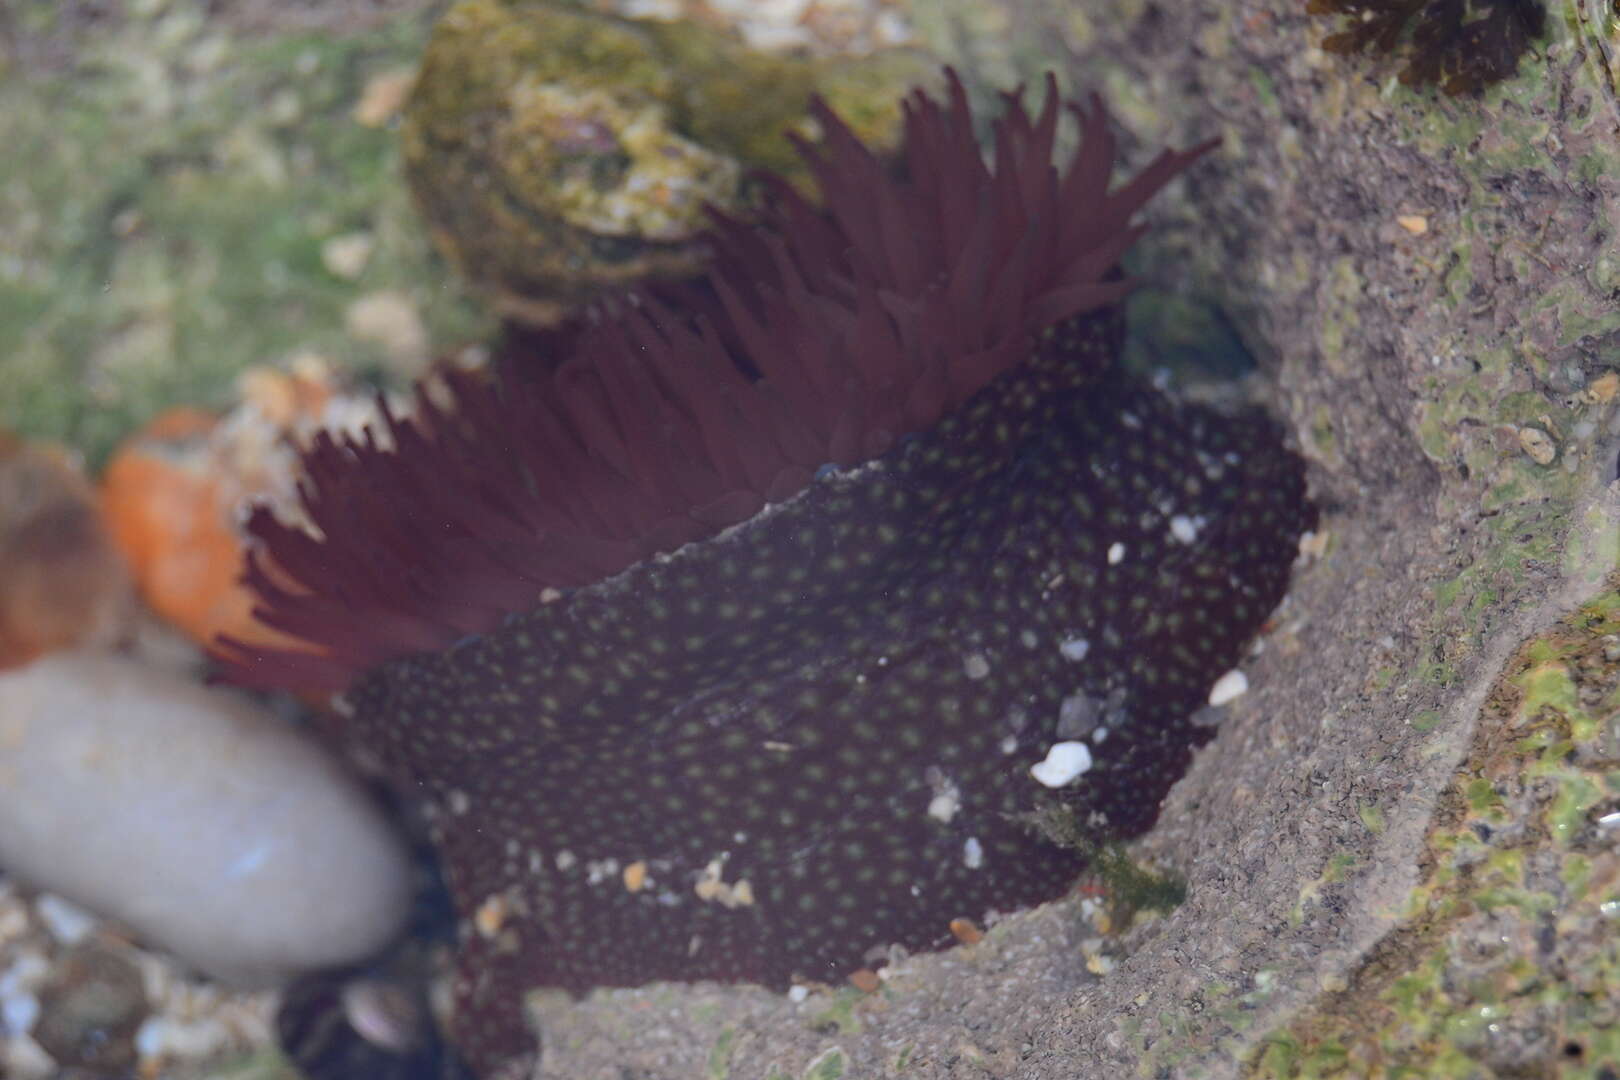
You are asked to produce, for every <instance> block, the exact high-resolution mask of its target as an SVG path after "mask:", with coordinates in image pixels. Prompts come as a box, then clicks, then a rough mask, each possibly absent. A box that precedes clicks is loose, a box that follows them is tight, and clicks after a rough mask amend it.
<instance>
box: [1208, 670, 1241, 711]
mask: <svg viewBox="0 0 1620 1080" xmlns="http://www.w3.org/2000/svg"><path fill="white" fill-rule="evenodd" d="M1248 691H1249V677H1248V676H1247V675H1245V674H1243V672H1241V671H1239V670H1238V669H1237V668H1233V669H1232V670H1231V671H1228V672H1227V673H1226V674H1225V675H1222V676H1221V677H1220V678H1218V679H1216V680H1215V685H1214V686H1212V687H1210V688H1209V703H1210V704H1211V705H1213V706H1215V707H1216V708H1217V709H1218V708H1220V707H1221V706H1222V705H1226V704H1229V703H1231V702H1233V701H1236V700H1237V699H1238V698H1240V697H1242V696H1243V695H1244V694H1246V693H1248Z"/></svg>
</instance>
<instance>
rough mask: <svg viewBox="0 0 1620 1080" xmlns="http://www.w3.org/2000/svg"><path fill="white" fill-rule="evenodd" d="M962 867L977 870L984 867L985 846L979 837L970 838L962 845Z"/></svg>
mask: <svg viewBox="0 0 1620 1080" xmlns="http://www.w3.org/2000/svg"><path fill="white" fill-rule="evenodd" d="M962 865H963V866H965V867H967V868H968V869H969V870H977V869H978V868H979V867H981V866H983V865H984V845H983V844H981V843H979V838H978V837H977V836H970V837H968V838H967V840H966V841H964V842H963V844H962Z"/></svg>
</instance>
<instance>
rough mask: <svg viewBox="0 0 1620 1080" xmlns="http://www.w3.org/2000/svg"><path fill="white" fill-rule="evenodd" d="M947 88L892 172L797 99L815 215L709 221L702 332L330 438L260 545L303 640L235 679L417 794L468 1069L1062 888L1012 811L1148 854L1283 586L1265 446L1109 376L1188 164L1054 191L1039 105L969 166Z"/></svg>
mask: <svg viewBox="0 0 1620 1080" xmlns="http://www.w3.org/2000/svg"><path fill="white" fill-rule="evenodd" d="M950 90H951V96H950V99H949V102H948V104H947V105H941V104H939V103H936V102H934V101H932V100H931V99H929V98H928V97H927V96H926V95H924V94H922V93H920V92H919V93H918V94H917V95H916V96H915V97H913V98H912V99H911V100H910V101H909V102H908V104H907V113H906V125H905V140H904V146H903V149H902V153H901V158H902V161H903V164H904V169H903V172H899V173H898V174H897V173H891V172H890V171H889V170H888V169H887V168H886V167H885V166H884V164H883V163H882V162H881V160H880V159H879V158H878V157H877V156H876V155H875V154H873V153H872V151H871V150H869V149H868V148H867V147H866V146H864V145H863V144H862V143H861V142H860V140H859V139H857V138H856V137H855V135H854V134H853V133H852V132H851V131H850V130H849V129H848V128H847V127H845V126H844V125H842V124H841V123H840V122H839V120H838V118H837V117H836V116H835V115H834V114H833V113H832V112H831V111H830V110H827V109H826V108H824V107H818V109H817V111H816V119H817V120H818V122H819V123H820V125H821V126H822V128H823V129H824V130H825V132H826V140H825V143H824V145H823V147H822V148H821V149H819V150H807V151H806V154H807V163H808V167H809V169H810V171H811V172H812V173H813V174H814V176H815V179H816V181H817V184H818V186H819V188H820V191H821V194H822V197H823V199H824V201H825V210H820V209H817V208H816V207H815V206H813V205H812V204H811V203H809V202H808V201H807V200H805V199H804V198H803V197H801V196H799V195H798V194H797V192H796V191H795V189H794V188H793V187H792V186H791V185H790V184H787V183H785V182H778V183H775V184H772V185H770V187H769V191H770V193H771V196H772V201H771V202H770V203H769V204H768V206H767V209H766V213H765V219H764V223H763V225H761V226H748V225H744V224H742V223H740V222H738V221H735V220H731V219H722V220H721V222H720V223H719V226H718V227H717V230H716V232H715V234H714V235H713V238H712V243H713V245H714V247H715V250H716V257H715V263H714V268H713V269H712V271H711V274H710V277H709V279H708V283H707V285H708V288H707V291H706V292H704V291H702V290H699V293H700V294H701V295H706V296H708V297H709V298H710V299H711V300H712V303H706V302H704V301H703V300H702V299H701V296H699V295H696V294H695V295H694V302H695V303H696V305H697V306H696V308H695V309H694V310H693V311H689V312H680V311H675V310H671V309H669V308H667V307H665V306H664V305H662V304H660V303H658V302H655V301H653V300H651V299H649V298H645V297H643V298H641V299H639V300H632V301H627V302H626V303H625V304H624V305H623V306H622V307H621V308H620V309H619V310H617V311H616V312H608V313H606V314H605V315H604V317H603V318H602V319H601V320H599V321H598V322H596V323H594V324H593V325H592V326H591V327H590V328H588V329H586V330H583V331H581V332H580V336H579V337H578V338H577V339H576V340H575V341H574V342H573V345H574V352H573V354H572V356H571V358H569V359H568V360H567V361H566V362H565V363H564V364H563V365H562V366H561V367H560V368H557V369H556V370H555V371H554V372H553V371H551V370H550V369H549V368H548V367H544V365H542V367H543V368H544V370H543V372H542V374H539V375H536V374H535V373H533V372H529V373H525V372H524V371H522V370H520V369H519V366H518V365H517V362H516V361H515V360H509V362H508V364H507V366H506V369H505V370H504V371H503V372H502V373H501V376H500V379H499V381H498V382H496V383H493V384H491V383H481V382H476V381H472V380H463V381H461V382H460V383H458V385H457V387H456V401H455V404H454V407H453V408H450V407H444V406H440V405H436V404H434V403H433V402H432V401H431V400H430V399H429V398H428V397H427V395H425V394H424V395H422V396H421V399H420V401H419V412H418V414H417V416H416V418H414V419H410V420H404V419H397V420H396V419H390V421H389V432H388V433H387V437H386V438H371V437H368V438H366V439H363V440H349V441H346V442H342V443H339V442H336V441H333V440H331V439H324V440H322V441H320V442H318V443H317V444H316V446H315V447H314V448H313V449H312V451H311V452H310V454H309V456H308V458H307V465H308V468H309V474H310V477H311V486H310V488H309V489H308V491H307V492H306V508H307V510H308V513H309V518H310V520H311V521H312V522H314V524H315V525H316V526H317V527H318V529H319V531H320V538H316V537H314V536H311V535H308V534H306V533H304V532H302V531H300V530H297V529H292V528H289V527H286V526H283V525H280V524H279V523H277V522H276V521H275V520H274V519H273V518H271V517H270V516H269V515H268V514H267V513H260V514H259V515H257V516H256V517H255V519H254V521H253V523H252V525H251V528H252V530H253V531H254V532H255V533H256V535H257V536H259V538H260V539H261V540H263V541H264V542H265V557H263V558H259V559H256V560H255V562H254V566H253V570H252V572H251V575H250V579H251V581H252V582H253V584H254V585H255V586H256V587H257V588H258V589H259V590H260V593H261V595H262V596H263V597H264V600H265V606H264V608H263V609H262V617H263V618H264V619H265V621H266V622H267V623H269V624H271V625H273V626H276V627H278V628H280V629H282V630H285V631H287V632H290V633H293V634H295V635H297V636H300V637H303V638H305V639H306V640H308V641H309V642H311V643H312V645H314V646H315V647H316V649H317V651H316V652H315V653H310V652H301V653H299V652H280V653H278V652H274V651H266V650H262V649H256V648H253V647H250V646H247V645H245V644H243V643H240V642H225V643H224V644H223V647H222V653H223V656H224V659H226V660H227V661H228V662H229V663H231V664H232V665H233V668H234V671H235V674H236V677H238V678H239V679H242V680H245V681H250V682H258V683H292V684H301V685H304V686H306V687H315V688H322V689H329V690H331V689H342V690H345V691H346V692H345V693H344V694H343V695H342V697H341V698H340V707H339V709H338V713H337V715H336V716H334V717H332V718H330V720H329V723H330V725H331V729H332V733H333V735H334V736H335V737H336V738H338V739H339V740H342V741H346V742H348V743H349V744H350V745H351V746H357V747H365V748H366V749H367V751H368V752H369V753H372V754H373V755H375V756H376V757H377V758H378V759H380V760H381V762H382V764H383V765H384V767H385V768H386V769H387V770H388V771H389V772H390V773H391V775H392V776H393V778H394V780H395V782H396V783H397V784H398V785H399V786H400V788H401V790H402V792H404V793H407V794H408V795H409V797H412V798H414V799H416V800H417V801H419V802H420V803H421V804H422V805H423V807H424V809H425V811H426V814H427V816H428V818H429V820H430V824H431V828H432V830H433V835H434V840H435V843H436V845H437V846H438V848H439V850H440V852H441V854H442V856H443V858H444V860H445V863H446V867H447V874H448V877H449V881H450V886H451V890H452V892H453V894H454V897H455V901H456V905H457V908H458V912H459V914H460V915H461V917H462V921H463V932H462V937H461V947H460V954H459V970H458V978H457V996H458V1006H457V1019H456V1024H457V1040H458V1042H459V1043H460V1045H461V1046H462V1047H463V1048H464V1049H465V1050H466V1051H467V1053H468V1054H469V1056H470V1057H471V1059H472V1061H473V1063H474V1064H475V1066H476V1067H477V1068H478V1069H479V1070H480V1071H482V1072H484V1073H486V1074H488V1075H500V1076H503V1077H504V1076H508V1075H513V1076H515V1075H520V1074H522V1073H523V1072H524V1070H525V1069H527V1068H528V1067H530V1066H531V1065H532V1062H533V1058H534V1054H535V1052H536V1048H535V1046H534V1042H533V1038H532V1036H531V1035H530V1034H529V1032H528V1030H527V1028H526V1026H525V1024H524V1019H523V1013H522V1008H521V1004H522V996H523V992H524V991H525V990H527V989H530V988H533V987H537V986H561V987H564V988H568V989H571V990H576V991H583V990H585V989H588V988H590V987H593V986H602V985H638V984H641V983H645V982H648V981H652V980H658V979H680V980H699V979H709V978H715V979H726V980H742V981H754V982H760V983H764V984H766V985H769V986H774V987H778V988H781V987H786V986H787V985H788V984H789V983H791V982H793V981H795V980H811V981H821V980H837V979H839V978H842V977H843V976H845V975H847V974H848V973H850V972H851V971H854V970H856V969H857V968H860V967H862V966H866V965H868V964H870V963H872V962H873V961H872V960H871V957H870V953H871V951H872V950H873V949H874V948H882V947H885V946H888V945H891V944H894V945H900V946H902V947H904V948H908V949H913V950H916V949H937V948H942V947H946V946H948V945H950V944H951V943H952V942H953V941H954V938H953V936H952V934H951V931H950V924H951V922H952V920H953V919H958V918H969V919H972V920H975V921H987V919H988V917H989V915H990V913H991V912H994V911H1008V910H1012V909H1015V908H1019V907H1025V906H1029V905H1030V904H1034V903H1038V902H1040V901H1044V900H1047V899H1051V898H1054V897H1057V896H1060V895H1062V894H1063V892H1064V891H1066V889H1067V888H1068V887H1069V886H1070V885H1072V883H1073V881H1074V879H1075V876H1076V874H1077V873H1078V871H1079V869H1080V866H1081V865H1082V862H1083V860H1082V858H1081V857H1080V856H1079V855H1078V854H1077V853H1076V852H1074V851H1072V850H1070V849H1067V848H1064V847H1061V846H1059V845H1057V844H1054V843H1052V842H1051V841H1050V840H1049V839H1047V838H1046V837H1045V836H1043V835H1042V834H1041V832H1040V830H1039V829H1038V828H1037V827H1036V826H1035V823H1034V822H1035V819H1036V818H1037V817H1038V816H1039V815H1040V813H1041V812H1042V811H1043V810H1049V809H1050V808H1051V807H1053V806H1061V807H1063V808H1064V810H1065V811H1066V812H1067V813H1068V814H1069V815H1070V816H1071V818H1072V819H1073V820H1077V821H1082V822H1084V823H1085V824H1086V826H1087V827H1088V829H1090V830H1091V831H1093V832H1094V833H1095V834H1096V836H1097V837H1098V838H1099V839H1103V840H1106V839H1117V838H1122V837H1129V836H1132V835H1136V834H1139V833H1140V832H1142V831H1143V830H1145V829H1147V828H1148V827H1150V826H1151V825H1152V824H1153V822H1154V820H1155V818H1156V817H1157V815H1158V810H1159V804H1160V801H1161V800H1162V798H1163V796H1164V794H1165V792H1166V791H1167V790H1168V789H1169V787H1170V786H1171V785H1172V784H1173V783H1174V782H1175V781H1176V779H1177V778H1178V777H1179V776H1180V775H1181V773H1182V771H1183V770H1184V769H1185V768H1186V766H1187V763H1188V762H1189V760H1190V759H1191V756H1192V752H1193V750H1194V749H1195V748H1196V747H1197V746H1198V745H1199V744H1201V743H1202V742H1204V741H1205V740H1207V738H1208V737H1209V735H1210V731H1209V729H1208V728H1207V727H1201V726H1199V725H1196V724H1194V723H1193V722H1192V720H1191V717H1192V714H1193V713H1194V712H1195V711H1196V710H1197V709H1198V707H1199V706H1201V705H1203V704H1204V702H1205V701H1206V700H1207V699H1208V696H1209V691H1210V686H1211V684H1213V683H1214V682H1215V681H1216V680H1217V678H1218V677H1220V676H1221V675H1222V674H1223V673H1224V672H1226V671H1228V670H1229V669H1230V668H1231V667H1232V666H1233V665H1234V664H1235V663H1236V662H1237V661H1238V659H1239V658H1240V657H1241V655H1242V652H1243V649H1244V648H1245V647H1246V644H1247V642H1248V639H1249V638H1250V637H1251V636H1252V635H1253V634H1254V633H1255V632H1256V631H1257V630H1258V628H1259V627H1260V625H1261V623H1262V621H1263V620H1264V619H1265V617H1266V616H1267V614H1268V613H1269V612H1270V611H1271V610H1272V608H1273V607H1274V606H1275V605H1276V603H1277V602H1278V600H1279V599H1280V598H1281V596H1282V594H1283V591H1284V589H1285V587H1286V585H1287V580H1288V574H1289V568H1290V566H1291V564H1292V562H1293V559H1294V555H1295V552H1296V547H1297V541H1298V538H1299V536H1300V534H1301V533H1302V532H1303V531H1304V530H1305V529H1307V528H1309V527H1310V525H1311V524H1312V522H1313V521H1314V516H1315V514H1314V510H1313V509H1312V508H1311V506H1310V504H1309V503H1308V502H1307V500H1306V498H1305V490H1304V473H1303V465H1302V462H1301V461H1300V460H1299V459H1298V458H1297V457H1296V456H1295V455H1294V454H1292V453H1291V452H1289V451H1288V450H1287V449H1286V447H1285V444H1284V441H1283V438H1282V435H1281V432H1280V431H1279V430H1278V428H1277V427H1276V426H1275V425H1274V424H1273V423H1271V422H1270V421H1269V420H1268V419H1267V418H1265V417H1264V416H1263V415H1260V414H1258V413H1256V412H1252V411H1251V412H1245V413H1242V414H1240V415H1236V416H1234V415H1223V414H1220V413H1217V412H1215V411H1213V410H1209V409H1205V408H1199V407H1193V406H1181V405H1177V404H1175V403H1173V402H1171V401H1169V400H1168V399H1166V398H1165V397H1163V396H1162V395H1160V394H1159V393H1157V392H1156V391H1154V390H1152V389H1150V388H1148V387H1146V386H1144V385H1141V384H1139V383H1136V382H1134V381H1132V380H1130V379H1129V378H1127V377H1124V376H1122V375H1121V374H1120V373H1119V372H1118V371H1117V370H1116V361H1117V359H1118V355H1119V352H1120V349H1121V314H1120V311H1119V309H1118V301H1119V300H1120V299H1121V298H1122V297H1123V296H1124V295H1125V294H1126V293H1127V292H1128V291H1129V289H1130V288H1131V283H1130V282H1128V281H1126V280H1124V279H1123V278H1122V276H1121V275H1120V274H1119V272H1118V269H1117V265H1116V264H1117V262H1118V259H1119V257H1120V255H1121V254H1122V253H1123V252H1124V250H1125V249H1126V248H1127V247H1128V246H1129V245H1130V243H1131V242H1132V241H1133V240H1134V239H1135V238H1136V236H1137V235H1138V233H1139V232H1140V229H1139V228H1138V227H1135V226H1132V225H1131V224H1130V221H1131V218H1132V216H1133V215H1134V213H1135V212H1136V211H1137V210H1138V209H1139V208H1140V206H1141V205H1142V204H1143V202H1145V201H1146V200H1147V199H1148V198H1149V197H1150V196H1151V195H1152V194H1153V193H1154V192H1155V191H1157V190H1158V189H1159V188H1161V187H1162V186H1163V185H1164V184H1165V183H1167V182H1168V181H1169V180H1170V179H1171V178H1172V177H1173V176H1175V175H1176V174H1177V173H1178V172H1179V171H1181V170H1182V169H1183V168H1185V167H1186V166H1187V165H1188V164H1190V163H1191V162H1192V161H1193V160H1194V159H1195V158H1196V157H1197V156H1198V155H1199V153H1201V152H1202V151H1203V150H1205V149H1208V145H1209V144H1206V145H1205V146H1204V147H1201V148H1199V149H1197V150H1194V151H1191V152H1185V153H1179V154H1178V153H1169V152H1166V153H1163V154H1161V155H1160V157H1159V158H1158V159H1157V160H1156V161H1155V162H1154V163H1153V164H1152V165H1150V166H1149V167H1148V168H1147V169H1146V170H1145V171H1144V172H1143V173H1141V174H1139V175H1138V176H1137V177H1136V178H1135V179H1133V180H1131V181H1130V182H1128V183H1127V184H1125V185H1124V186H1123V187H1121V188H1119V189H1118V190H1116V191H1114V192H1113V193H1109V191H1108V186H1109V179H1110V176H1109V174H1110V172H1111V169H1112V164H1113V158H1114V141H1113V137H1112V134H1111V133H1110V132H1109V130H1108V128H1107V117H1106V114H1105V113H1104V111H1103V109H1102V106H1101V104H1100V102H1098V101H1095V100H1094V101H1093V103H1092V106H1091V107H1090V108H1089V109H1087V108H1077V109H1076V110H1075V111H1076V113H1077V115H1078V118H1079V120H1080V125H1081V129H1082V138H1081V143H1080V146H1079V149H1078V150H1077V151H1076V153H1075V156H1074V158H1073V160H1072V161H1071V162H1070V164H1069V166H1068V168H1067V169H1066V170H1062V171H1060V170H1058V169H1056V168H1054V167H1053V165H1052V154H1053V144H1054V141H1055V137H1056V131H1057V122H1058V116H1059V108H1058V101H1057V94H1056V89H1055V85H1053V84H1052V83H1051V82H1049V84H1048V92H1047V97H1046V101H1045V103H1044V106H1043V108H1042V109H1041V110H1040V112H1039V114H1038V115H1036V116H1034V117H1031V116H1030V115H1029V114H1028V113H1026V112H1025V111H1024V109H1023V107H1022V105H1021V104H1020V103H1019V101H1018V98H1017V96H1016V95H1014V96H1012V97H1011V98H1010V99H1009V106H1008V109H1007V112H1006V114H1005V115H1004V116H1003V117H1002V118H1001V119H1000V121H999V122H998V124H997V126H996V133H995V154H994V157H993V160H994V168H991V167H990V166H988V165H987V164H986V163H985V161H984V159H983V158H982V157H981V153H980V149H979V145H978V143H977V141H976V138H975V135H974V129H973V124H972V117H971V115H970V113H969V110H968V107H967V102H966V93H965V91H964V90H963V88H962V87H961V85H960V83H958V82H956V81H954V80H952V81H951V83H950ZM384 446H387V447H389V448H388V449H384ZM1059 749H1061V750H1062V751H1063V753H1062V754H1055V753H1054V751H1055V750H1059ZM1057 757H1063V758H1065V759H1067V761H1068V768H1066V769H1063V770H1057V769H1055V768H1054V767H1053V766H1052V762H1053V760H1054V759H1055V758H1057Z"/></svg>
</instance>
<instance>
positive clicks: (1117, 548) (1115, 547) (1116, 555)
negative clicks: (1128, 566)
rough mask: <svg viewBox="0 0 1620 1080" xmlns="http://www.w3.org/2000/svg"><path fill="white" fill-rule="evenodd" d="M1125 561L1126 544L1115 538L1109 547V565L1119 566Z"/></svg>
mask: <svg viewBox="0 0 1620 1080" xmlns="http://www.w3.org/2000/svg"><path fill="white" fill-rule="evenodd" d="M1124 561H1125V545H1124V544H1122V543H1120V542H1119V541H1118V540H1115V541H1114V542H1113V543H1112V544H1111V545H1109V548H1108V565H1109V566H1118V565H1119V564H1120V563H1122V562H1124Z"/></svg>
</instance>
